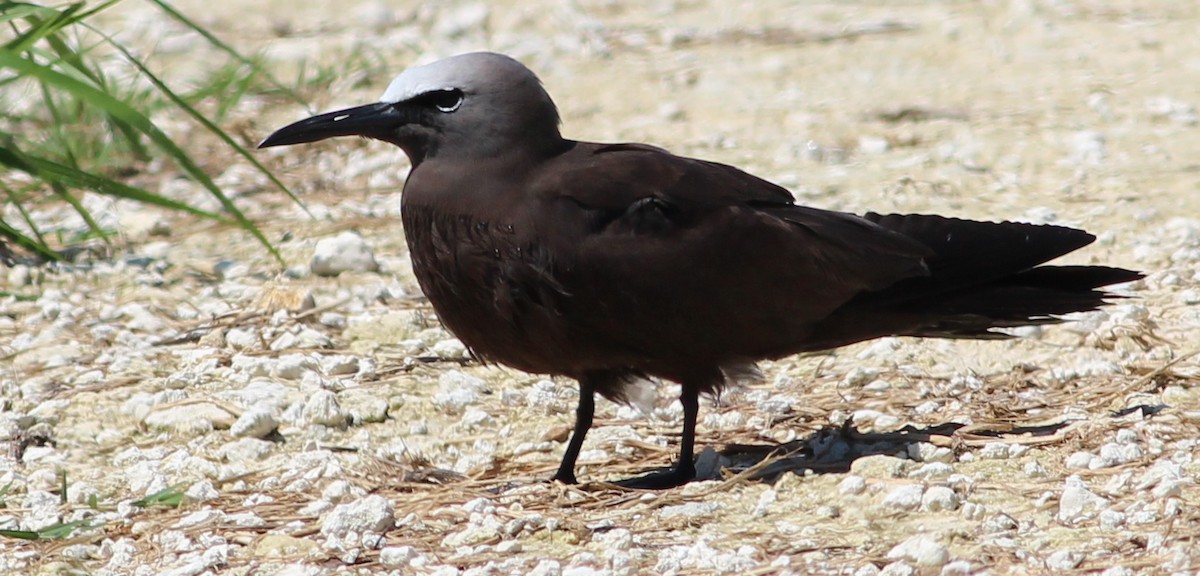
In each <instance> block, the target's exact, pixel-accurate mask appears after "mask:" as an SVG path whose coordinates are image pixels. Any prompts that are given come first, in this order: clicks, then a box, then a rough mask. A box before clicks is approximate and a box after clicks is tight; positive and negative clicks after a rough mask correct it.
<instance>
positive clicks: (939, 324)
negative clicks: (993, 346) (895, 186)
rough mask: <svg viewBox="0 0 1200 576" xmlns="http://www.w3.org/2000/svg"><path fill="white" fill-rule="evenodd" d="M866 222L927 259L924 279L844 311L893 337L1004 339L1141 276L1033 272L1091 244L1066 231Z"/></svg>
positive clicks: (889, 218)
mask: <svg viewBox="0 0 1200 576" xmlns="http://www.w3.org/2000/svg"><path fill="white" fill-rule="evenodd" d="M866 218H867V219H868V220H871V221H872V222H875V223H876V224H878V225H880V226H882V227H884V228H887V229H889V230H892V231H895V232H899V233H901V234H903V235H905V236H909V237H911V238H914V239H916V240H918V241H920V242H921V243H923V244H925V245H926V246H928V247H929V248H930V249H931V250H932V251H933V253H934V255H933V256H931V257H929V258H928V259H927V260H926V263H927V264H928V267H929V275H928V276H923V277H919V278H910V279H907V280H903V281H901V282H898V283H896V284H894V285H892V286H890V287H888V288H886V289H884V290H880V291H877V292H871V293H868V294H864V295H862V296H861V297H859V298H858V299H856V300H857V301H856V302H854V305H853V306H851V307H849V308H850V309H852V310H854V311H855V313H859V314H876V315H883V316H889V317H891V318H893V320H894V322H893V326H894V328H895V331H894V333H895V334H897V335H904V336H924V337H939V338H1005V337H1007V335H1006V334H1004V333H1003V332H995V331H994V329H995V328H1012V327H1017V326H1030V325H1038V324H1052V323H1056V322H1060V321H1061V320H1060V318H1059V316H1061V315H1063V314H1069V313H1072V312H1085V311H1089V310H1095V309H1097V308H1099V307H1100V306H1102V305H1104V304H1105V303H1107V302H1108V301H1109V300H1110V299H1114V298H1119V297H1120V296H1117V295H1114V294H1111V293H1109V292H1106V291H1104V290H1101V288H1103V287H1105V286H1110V285H1113V284H1120V283H1123V282H1131V281H1134V280H1137V279H1139V278H1142V277H1143V275H1142V274H1141V273H1139V272H1135V271H1132V270H1125V269H1122V268H1112V267H1108V266H1041V264H1043V263H1045V262H1047V261H1049V260H1052V259H1054V258H1057V257H1059V256H1062V255H1064V254H1067V253H1070V252H1073V251H1075V250H1077V249H1079V248H1082V247H1083V246H1086V245H1088V244H1091V243H1092V242H1093V241H1094V240H1095V236H1093V235H1091V234H1088V233H1087V232H1084V231H1082V230H1076V229H1074V228H1066V227H1062V226H1048V225H1035V224H1024V223H1017V222H998V223H997V222H975V221H970V220H958V219H953V218H944V217H941V216H925V215H897V214H891V215H886V216H884V215H879V214H874V213H872V214H867V215H866Z"/></svg>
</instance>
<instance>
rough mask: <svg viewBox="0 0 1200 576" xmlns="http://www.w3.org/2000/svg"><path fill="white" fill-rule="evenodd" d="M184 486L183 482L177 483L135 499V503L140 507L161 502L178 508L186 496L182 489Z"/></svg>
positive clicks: (163, 504)
mask: <svg viewBox="0 0 1200 576" xmlns="http://www.w3.org/2000/svg"><path fill="white" fill-rule="evenodd" d="M182 488H183V484H176V485H174V486H171V487H170V488H167V489H164V490H160V491H158V492H155V493H153V494H151V495H149V496H146V497H145V498H142V499H140V500H135V501H134V502H133V505H134V506H137V507H138V508H147V507H149V506H153V505H155V504H159V505H162V506H170V507H172V508H176V507H178V506H179V505H180V504H182V503H183V499H184V497H185V495H184V493H183V492H182V491H181V489H182Z"/></svg>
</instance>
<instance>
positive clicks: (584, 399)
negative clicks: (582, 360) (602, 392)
mask: <svg viewBox="0 0 1200 576" xmlns="http://www.w3.org/2000/svg"><path fill="white" fill-rule="evenodd" d="M595 412H596V384H595V382H594V380H593V377H592V376H589V375H584V376H583V377H581V378H580V379H579V406H577V407H576V408H575V430H574V431H572V432H571V441H570V442H569V443H568V444H567V451H566V452H563V458H562V463H561V464H559V465H558V472H555V473H554V477H553V478H551V480H558V481H559V482H562V483H563V484H578V480H576V479H575V460H577V459H578V458H579V451H580V450H581V449H582V448H583V438H584V437H585V436H587V432H588V429H589V428H591V427H592V415H593V414H594V413H595Z"/></svg>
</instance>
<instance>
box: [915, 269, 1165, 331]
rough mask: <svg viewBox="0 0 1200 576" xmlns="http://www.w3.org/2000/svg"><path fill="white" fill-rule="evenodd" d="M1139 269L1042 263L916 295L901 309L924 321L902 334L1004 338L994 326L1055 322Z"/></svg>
mask: <svg viewBox="0 0 1200 576" xmlns="http://www.w3.org/2000/svg"><path fill="white" fill-rule="evenodd" d="M1141 277H1142V275H1141V274H1139V273H1137V272H1133V271H1130V270H1123V269H1121V268H1108V267H1104V266H1064V267H1058V266H1044V267H1040V268H1034V269H1033V270H1030V271H1028V272H1025V273H1022V274H1016V275H1013V276H1011V277H1009V278H1004V279H1002V280H998V281H996V282H993V283H990V284H986V285H983V286H975V287H972V288H968V289H964V290H961V291H957V292H953V293H950V294H944V295H942V296H941V297H939V298H937V299H929V300H916V301H912V302H910V303H909V305H908V306H905V308H906V310H905V312H908V313H912V314H916V315H919V316H924V317H928V318H929V319H930V322H929V323H927V324H924V325H922V326H920V327H918V328H916V329H915V330H912V331H909V332H905V333H904V335H906V336H925V337H939V338H1004V337H1006V336H1007V335H1006V334H1004V333H1002V332H993V331H992V329H994V328H1015V327H1018V326H1036V325H1041V324H1056V323H1058V322H1061V321H1062V320H1061V319H1060V318H1059V316H1062V315H1063V314H1070V313H1072V312H1087V311H1090V310H1096V309H1098V308H1099V307H1100V306H1102V305H1104V304H1106V303H1108V302H1109V301H1110V300H1112V299H1116V298H1121V296H1118V295H1114V294H1110V293H1108V292H1105V291H1103V290H1098V289H1097V288H1100V287H1102V286H1108V285H1110V284H1118V283H1121V282H1131V281H1133V280H1137V279H1139V278H1141Z"/></svg>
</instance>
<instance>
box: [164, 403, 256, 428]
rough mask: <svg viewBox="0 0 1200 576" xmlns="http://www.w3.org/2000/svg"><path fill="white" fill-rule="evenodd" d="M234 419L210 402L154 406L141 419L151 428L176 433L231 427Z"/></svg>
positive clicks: (231, 415)
mask: <svg viewBox="0 0 1200 576" xmlns="http://www.w3.org/2000/svg"><path fill="white" fill-rule="evenodd" d="M235 421H236V420H235V418H234V416H233V414H231V413H230V412H229V411H228V410H226V409H225V408H223V407H221V406H219V405H217V404H214V403H212V402H187V403H182V404H176V405H166V406H156V407H154V408H151V409H150V412H149V413H148V414H146V416H145V418H143V419H142V423H143V424H145V425H146V426H149V427H151V428H160V429H165V430H172V431H175V432H178V433H197V432H208V431H210V430H225V429H228V428H230V427H232V426H233V423H234V422H235Z"/></svg>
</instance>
